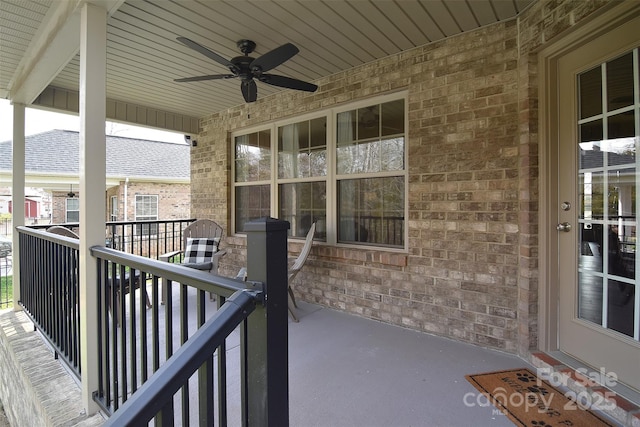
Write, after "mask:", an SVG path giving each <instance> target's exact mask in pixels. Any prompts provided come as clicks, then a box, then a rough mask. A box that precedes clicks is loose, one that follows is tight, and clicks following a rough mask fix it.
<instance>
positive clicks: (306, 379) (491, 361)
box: [0, 303, 535, 427]
mask: <svg viewBox="0 0 640 427" xmlns="http://www.w3.org/2000/svg"><path fill="white" fill-rule="evenodd" d="M299 305H300V308H299V310H298V312H297V314H298V315H299V318H300V322H299V323H294V322H291V321H290V322H289V396H290V397H289V406H290V425H291V426H293V427H297V426H301V427H307V426H309V427H311V426H327V427H329V426H331V427H339V426H368V427H369V426H385V427H390V426H429V427H431V426H434V427H435V426H471V425H477V426H512V425H513V424H512V422H511V421H509V419H508V418H507V417H506V416H504V415H502V414H501V413H499V411H497V410H496V409H495V408H494V407H493V406H483V405H486V403H487V401H486V399H484V398H483V397H480V396H479V393H478V392H477V391H476V389H475V388H474V387H473V386H471V384H469V383H468V382H467V381H466V379H465V378H464V376H465V375H466V374H473V373H480V372H488V371H494V370H501V369H509V368H517V367H529V368H533V366H532V365H531V364H529V363H528V362H527V361H525V360H522V359H520V358H518V357H516V356H513V355H510V354H506V353H502V352H499V351H494V350H488V349H484V348H481V347H477V346H473V345H469V344H465V343H461V342H457V341H454V340H450V339H446V338H441V337H436V336H432V335H427V334H424V333H420V332H416V331H411V330H408V329H403V328H400V327H397V326H392V325H388V324H384V323H381V322H376V321H372V320H368V319H364V318H360V317H357V316H352V315H348V314H345V313H341V312H338V311H335V310H331V309H328V308H324V307H320V306H316V305H311V304H306V303H300V304H299ZM5 316H16V314H15V313H13V312H4V313H2V314H0V320H3V319H2V317H5ZM4 320H5V321H6V320H7V319H6V318H5V319H4ZM0 323H2V322H0ZM5 323H6V322H5ZM20 329H23V330H24V332H23V333H25V334H34V333H33V332H32V329H29V328H20ZM1 332H2V331H0V333H1ZM237 335H238V334H237V333H234V334H233V335H232V336H231V337H230V339H229V341H228V348H227V350H228V353H229V359H230V360H233V359H235V356H236V355H237V354H238V353H239V351H238V347H237V341H238V339H237ZM43 345H44V344H43ZM46 351H49V352H50V350H48V349H47V350H46ZM29 354H31V352H29ZM51 357H52V356H51ZM533 369H534V370H535V368H533ZM229 380H230V382H231V383H233V379H232V378H229ZM232 389H233V386H231V389H230V393H231V394H233V392H234V390H232ZM78 394H79V390H78ZM0 397H1V396H0ZM230 400H234V399H233V397H231V398H230ZM235 400H237V399H235ZM236 405H237V404H236V403H235V402H234V403H232V402H230V408H229V410H230V413H233V412H234V410H235V409H236V408H235V406H236ZM6 406H7V405H5V407H6ZM87 421H89V420H87ZM95 421H96V419H95V417H94V418H93V420H92V421H91V423H90V425H99V423H97V424H94V423H95ZM234 423H238V420H234V419H233V418H232V419H231V420H230V425H236V424H234ZM238 424H239V423H238ZM13 425H14V427H16V426H20V425H22V424H17V425H16V424H15V423H14V424H13ZM56 425H59V424H56ZM65 425H77V424H75V423H73V422H72V423H69V424H65ZM82 425H88V423H87V424H84V423H83V424H82Z"/></svg>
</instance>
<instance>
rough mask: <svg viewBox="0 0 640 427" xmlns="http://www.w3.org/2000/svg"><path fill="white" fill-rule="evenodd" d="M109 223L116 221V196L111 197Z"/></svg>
mask: <svg viewBox="0 0 640 427" xmlns="http://www.w3.org/2000/svg"><path fill="white" fill-rule="evenodd" d="M109 218H110V221H117V220H118V196H111V209H110V212H109Z"/></svg>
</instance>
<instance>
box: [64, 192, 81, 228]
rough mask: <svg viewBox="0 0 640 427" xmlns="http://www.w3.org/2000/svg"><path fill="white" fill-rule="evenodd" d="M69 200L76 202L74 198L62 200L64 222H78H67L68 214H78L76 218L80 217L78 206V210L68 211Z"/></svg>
mask: <svg viewBox="0 0 640 427" xmlns="http://www.w3.org/2000/svg"><path fill="white" fill-rule="evenodd" d="M69 200H78V199H77V198H75V197H66V198H65V199H64V222H71V223H73V222H78V221H69V212H78V218H79V217H80V206H79V205H78V209H69Z"/></svg>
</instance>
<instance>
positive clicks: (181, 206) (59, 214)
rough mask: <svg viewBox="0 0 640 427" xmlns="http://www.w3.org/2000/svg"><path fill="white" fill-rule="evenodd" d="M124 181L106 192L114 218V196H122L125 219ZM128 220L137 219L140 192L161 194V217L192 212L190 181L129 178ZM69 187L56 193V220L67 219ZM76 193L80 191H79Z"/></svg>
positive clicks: (121, 217) (120, 206)
mask: <svg viewBox="0 0 640 427" xmlns="http://www.w3.org/2000/svg"><path fill="white" fill-rule="evenodd" d="M124 186H125V185H124V182H121V183H120V185H119V186H115V187H111V188H109V189H108V190H107V191H106V193H105V209H106V214H107V216H106V220H107V221H110V220H111V218H110V215H111V196H117V197H118V221H124V203H125V201H124ZM127 187H128V189H127V220H128V221H135V218H136V213H135V206H136V205H135V203H136V195H157V196H158V219H160V220H163V219H181V218H188V217H189V215H190V212H189V211H190V199H191V194H190V186H189V184H171V183H154V182H129V183H128V185H127ZM67 193H68V191H61V192H56V191H54V192H53V193H52V209H53V212H52V216H53V223H54V224H59V223H63V222H65V213H66V205H65V203H66V202H65V201H66V199H67ZM75 193H76V197H79V194H80V193H79V192H78V191H75Z"/></svg>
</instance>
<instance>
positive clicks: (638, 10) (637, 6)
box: [538, 2, 640, 352]
mask: <svg viewBox="0 0 640 427" xmlns="http://www.w3.org/2000/svg"><path fill="white" fill-rule="evenodd" d="M637 16H640V3H636V2H621V3H613V6H611V7H607V8H606V9H604V10H603V11H601V12H598V14H597V16H596V17H593V18H590V19H587V20H586V22H580V23H579V24H578V25H576V26H575V27H573V28H571V29H570V30H569V31H568V32H567V33H566V34H563V35H561V36H559V37H558V38H557V40H554V41H553V42H551V43H550V44H548V45H545V46H544V47H543V48H542V49H541V50H540V51H539V52H538V76H539V79H538V97H539V103H538V106H539V110H538V111H539V116H538V124H539V127H538V129H539V135H538V137H539V145H538V148H539V160H540V169H539V191H540V195H539V202H540V203H539V209H540V210H539V212H538V224H539V250H540V258H539V283H538V349H539V350H542V351H547V352H549V351H556V350H559V334H558V329H559V315H558V310H559V305H558V301H559V293H560V292H559V285H558V280H557V277H558V274H559V272H558V259H559V253H558V237H559V233H558V231H557V230H556V225H557V223H558V211H559V207H558V206H557V201H558V188H557V185H556V183H557V182H558V155H557V153H558V139H559V137H558V135H559V123H558V111H559V105H558V85H557V83H558V71H557V70H558V60H559V58H561V57H562V56H563V55H565V54H566V53H568V52H570V51H571V50H573V49H576V48H577V47H580V46H583V45H585V44H587V43H590V42H591V41H593V40H594V39H596V38H598V37H600V36H602V35H604V34H606V33H608V32H609V31H611V30H613V29H615V28H616V27H618V26H620V25H621V24H623V23H625V22H627V21H629V20H631V19H633V18H635V17H637ZM610 54H611V52H606V54H603V61H604V58H605V57H607V56H609V55H610ZM571 102H576V100H571Z"/></svg>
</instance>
